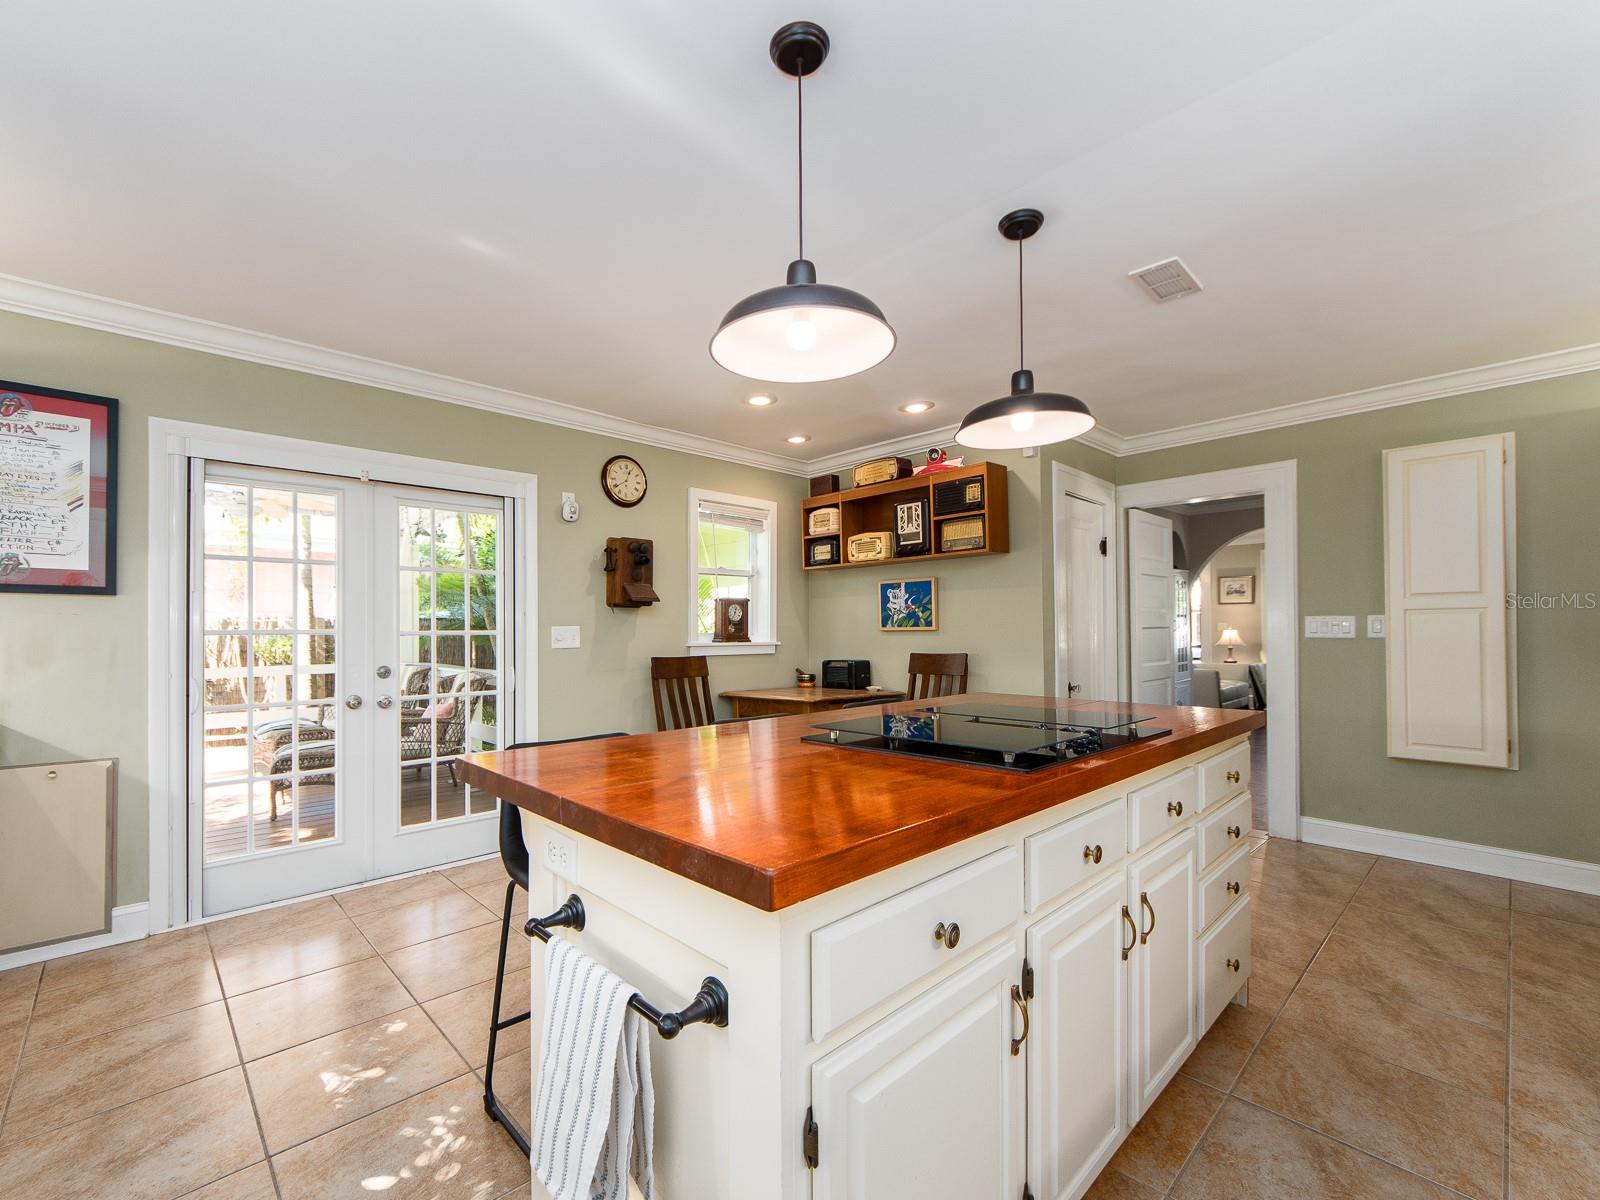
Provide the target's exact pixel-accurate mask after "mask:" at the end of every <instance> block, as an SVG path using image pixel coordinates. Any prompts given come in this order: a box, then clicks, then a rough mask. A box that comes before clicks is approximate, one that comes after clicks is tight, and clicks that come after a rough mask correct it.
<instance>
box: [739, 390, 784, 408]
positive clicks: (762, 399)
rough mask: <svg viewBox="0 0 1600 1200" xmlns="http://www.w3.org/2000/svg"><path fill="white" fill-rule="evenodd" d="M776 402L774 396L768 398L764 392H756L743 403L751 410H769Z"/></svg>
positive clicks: (776, 399)
mask: <svg viewBox="0 0 1600 1200" xmlns="http://www.w3.org/2000/svg"><path fill="white" fill-rule="evenodd" d="M777 402H778V398H777V397H776V396H769V395H767V394H766V393H765V392H757V393H756V394H755V395H754V396H751V397H750V399H748V400H746V401H745V403H746V404H748V405H749V406H750V407H751V408H771V407H772V406H773V405H774V404H776V403H777Z"/></svg>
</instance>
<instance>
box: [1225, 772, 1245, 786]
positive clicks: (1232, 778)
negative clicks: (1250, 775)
mask: <svg viewBox="0 0 1600 1200" xmlns="http://www.w3.org/2000/svg"><path fill="white" fill-rule="evenodd" d="M1227 778H1228V782H1229V783H1238V782H1239V780H1240V779H1241V778H1242V776H1241V775H1240V774H1239V772H1237V771H1229V772H1228V776H1227Z"/></svg>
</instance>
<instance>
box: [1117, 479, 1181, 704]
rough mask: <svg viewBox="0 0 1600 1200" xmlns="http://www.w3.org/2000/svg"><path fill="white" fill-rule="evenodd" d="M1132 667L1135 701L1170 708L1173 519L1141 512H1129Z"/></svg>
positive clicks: (1130, 644)
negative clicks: (1168, 706)
mask: <svg viewBox="0 0 1600 1200" xmlns="http://www.w3.org/2000/svg"><path fill="white" fill-rule="evenodd" d="M1128 583H1129V589H1128V590H1129V597H1130V600H1131V607H1130V609H1129V629H1130V631H1131V637H1130V639H1129V655H1130V658H1129V664H1130V669H1131V671H1132V677H1133V699H1134V700H1135V701H1136V702H1137V703H1140V704H1171V703H1172V698H1173V693H1172V688H1173V675H1174V664H1173V660H1172V638H1173V620H1174V616H1173V595H1172V588H1173V583H1172V521H1171V519H1170V518H1167V517H1158V516H1156V515H1155V514H1154V513H1148V512H1144V511H1143V510H1141V509H1130V510H1129V511H1128Z"/></svg>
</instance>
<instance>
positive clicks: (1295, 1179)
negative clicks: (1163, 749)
mask: <svg viewBox="0 0 1600 1200" xmlns="http://www.w3.org/2000/svg"><path fill="white" fill-rule="evenodd" d="M1251 861H1252V869H1251V879H1252V887H1253V889H1254V891H1255V901H1254V904H1255V926H1254V938H1253V943H1254V944H1253V947H1252V949H1253V958H1254V977H1253V979H1252V981H1251V985H1250V1004H1249V1007H1248V1008H1236V1007H1232V1006H1230V1007H1229V1008H1228V1010H1227V1011H1226V1012H1225V1013H1224V1014H1223V1015H1222V1017H1221V1018H1220V1019H1219V1020H1218V1022H1217V1024H1216V1025H1215V1026H1213V1028H1212V1029H1211V1031H1210V1032H1209V1033H1208V1034H1207V1035H1206V1036H1205V1038H1204V1039H1203V1040H1202V1041H1201V1043H1200V1045H1199V1047H1198V1048H1196V1050H1195V1051H1194V1053H1193V1054H1192V1055H1191V1056H1190V1058H1189V1061H1188V1062H1187V1063H1186V1064H1185V1065H1184V1067H1183V1070H1182V1072H1181V1073H1180V1074H1179V1075H1178V1077H1177V1078H1176V1079H1175V1080H1174V1081H1173V1082H1172V1084H1171V1085H1170V1086H1168V1088H1167V1090H1166V1091H1165V1092H1163V1093H1162V1095H1161V1096H1160V1098H1159V1099H1157V1101H1156V1103H1155V1105H1154V1106H1153V1107H1152V1108H1151V1110H1150V1111H1149V1113H1147V1114H1146V1115H1145V1118H1144V1120H1142V1121H1141V1122H1140V1123H1139V1125H1138V1127H1137V1128H1136V1129H1135V1130H1134V1131H1133V1133H1132V1135H1131V1136H1130V1137H1129V1139H1128V1141H1127V1142H1126V1143H1125V1144H1124V1145H1123V1147H1122V1149H1121V1150H1120V1151H1118V1153H1117V1155H1116V1157H1115V1158H1113V1159H1112V1161H1111V1163H1110V1164H1109V1165H1108V1166H1107V1168H1106V1169H1105V1171H1104V1172H1103V1173H1102V1174H1101V1176H1100V1178H1099V1180H1097V1181H1096V1183H1095V1185H1094V1187H1093V1188H1091V1189H1090V1191H1089V1200H1159V1198H1161V1197H1171V1198H1172V1200H1287V1198H1296V1200H1298V1198H1300V1197H1306V1198H1313V1197H1338V1198H1339V1200H1357V1198H1360V1200H1366V1198H1369V1197H1370V1198H1372V1200H1411V1198H1413V1197H1415V1198H1417V1200H1434V1198H1438V1200H1445V1198H1448V1197H1458V1196H1466V1197H1472V1198H1473V1200H1492V1198H1497V1197H1510V1198H1512V1200H1596V1198H1600V896H1586V895H1580V894H1578V893H1575V892H1564V891H1557V890H1555V889H1553V888H1544V887H1535V886H1531V885H1528V884H1521V883H1508V882H1507V881H1506V880H1503V879H1492V878H1489V877H1488V876H1484V875H1472V874H1468V873H1466V872H1463V871H1449V870H1444V869H1442V868H1439V867H1425V866H1419V865H1416V864H1414V863H1406V862H1400V861H1397V860H1395V859H1389V858H1375V857H1374V856H1372V855H1370V854H1352V853H1350V852H1348V851H1343V850H1330V849H1324V848H1321V847H1316V846H1308V845H1305V844H1303V843H1295V842H1282V841H1271V842H1266V841H1258V842H1257V845H1256V846H1255V848H1254V850H1253V852H1252V856H1251Z"/></svg>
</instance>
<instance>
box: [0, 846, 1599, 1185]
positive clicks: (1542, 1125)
mask: <svg viewBox="0 0 1600 1200" xmlns="http://www.w3.org/2000/svg"><path fill="white" fill-rule="evenodd" d="M1252 863H1253V870H1252V877H1253V886H1254V889H1255V896H1256V899H1255V905H1256V909H1255V946H1254V972H1255V974H1254V978H1253V980H1252V983H1251V988H1250V1005H1249V1007H1248V1008H1244V1009H1239V1008H1229V1009H1228V1010H1227V1012H1226V1013H1225V1014H1224V1015H1223V1017H1222V1019H1221V1020H1220V1021H1219V1022H1218V1024H1217V1026H1216V1027H1215V1028H1213V1029H1212V1031H1211V1032H1210V1033H1209V1034H1208V1035H1207V1036H1206V1038H1205V1039H1204V1041H1203V1042H1202V1043H1201V1045H1200V1046H1199V1048H1198V1049H1196V1051H1195V1052H1194V1054H1193V1056H1192V1057H1191V1058H1190V1059H1189V1061H1188V1063H1187V1064H1186V1065H1185V1067H1184V1069H1183V1073H1182V1074H1180V1075H1179V1076H1178V1077H1177V1078H1176V1079H1175V1080H1174V1081H1173V1083H1172V1084H1171V1085H1170V1086H1169V1087H1168V1088H1167V1090H1166V1092H1165V1093H1163V1094H1162V1096H1161V1098H1160V1099H1159V1100H1157V1102H1156V1104H1155V1106H1154V1107H1153V1108H1152V1109H1151V1111H1150V1112H1149V1114H1148V1115H1147V1116H1146V1117H1145V1119H1144V1120H1143V1121H1142V1122H1141V1123H1140V1125H1139V1127H1138V1128H1137V1129H1136V1130H1135V1131H1134V1133H1133V1135H1132V1137H1130V1139H1129V1140H1128V1143H1127V1144H1126V1145H1125V1146H1124V1147H1123V1149H1122V1150H1121V1151H1120V1152H1119V1153H1118V1154H1117V1156H1116V1158H1115V1159H1114V1160H1113V1161H1112V1163H1111V1164H1110V1166H1109V1167H1108V1168H1107V1170H1106V1171H1105V1173H1104V1174H1103V1175H1102V1176H1101V1178H1100V1180H1099V1181H1098V1182H1097V1183H1096V1184H1095V1187H1094V1189H1093V1190H1092V1191H1091V1192H1090V1196H1091V1197H1092V1198H1093V1200H1157V1198H1159V1197H1167V1196H1170V1197H1173V1198H1174V1200H1299V1198H1302V1197H1303V1198H1307V1200H1312V1198H1316V1197H1338V1198H1339V1200H1357V1198H1367V1197H1372V1198H1376V1200H1404V1198H1411V1197H1418V1198H1429V1200H1431V1198H1444V1197H1452V1196H1467V1197H1474V1198H1479V1197H1482V1198H1489V1197H1502V1196H1509V1197H1514V1198H1515V1200H1567V1198H1571V1200H1580V1198H1581V1200H1594V1198H1595V1197H1600V897H1592V896H1582V895H1578V894H1576V893H1571V892H1560V891H1555V890H1552V889H1548V888H1538V887H1529V886H1526V885H1522V884H1509V883H1507V882H1505V881H1504V880H1497V879H1489V878H1486V877H1483V876H1477V875H1468V874H1464V873H1462V872H1458V871H1444V870H1439V869H1437V868H1430V867H1419V866H1415V865H1412V864H1408V863H1402V862H1398V861H1395V860H1392V859H1380V858H1374V857H1372V856H1371V855H1361V854H1350V853H1347V852H1344V851H1338V850H1327V849H1320V848H1317V847H1313V846H1305V845H1297V844H1295V843H1288V842H1261V843H1258V845H1257V846H1256V848H1255V850H1254V852H1253V856H1252ZM503 878H504V877H503V875H501V874H500V867H499V864H498V863H497V862H494V861H487V862H482V863H474V864H468V865H465V866H461V867H456V868H451V869H448V870H445V871H440V872H435V873H431V874H427V875H421V876H416V877H413V878H409V879H401V880H395V881H392V882H389V883H382V884H376V885H373V886H371V887H366V888H362V889H359V890H357V891H352V892H347V893H343V894H341V895H339V896H337V897H333V898H323V899H318V900H309V901H305V902H303V903H300V904H295V905H290V906H287V907H284V908H280V909H272V910H268V911H265V912H260V913H252V914H249V915H247V916H243V917H236V918H233V919H231V920H227V921H222V922H218V923H214V924H212V925H208V926H205V927H202V928H198V929H187V930H180V931H177V932H175V933H170V934H165V935H162V936H160V937H156V938H151V939H148V940H146V941H143V942H137V943H132V944H129V945H126V946H117V947H111V948H109V949H105V950H99V951H92V952H90V953H87V954H80V955H77V956H74V957H72V958H63V959H57V960H55V961H53V962H50V963H48V964H46V965H45V966H43V967H42V968H41V967H37V966H36V967H25V968H21V969H18V970H13V971H7V972H4V973H0V1102H3V1104H4V1110H3V1116H0V1198H4V1200H9V1198H10V1197H13V1196H15V1197H19V1198H21V1197H26V1198H27V1200H65V1198H67V1197H74V1198H75V1197H86V1196H94V1197H108V1198H115V1200H178V1198H183V1200H279V1198H281V1200H299V1198H301V1197H304V1198H306V1200H337V1198H340V1197H352V1198H354V1197H362V1198H363V1200H370V1197H372V1196H374V1195H381V1196H384V1197H389V1198H394V1200H423V1198H427V1200H435V1198H436V1200H455V1198H457V1197H465V1198H469V1200H496V1198H497V1197H500V1196H505V1195H517V1196H520V1195H524V1194H525V1193H526V1189H527V1186H528V1184H527V1177H528V1169H527V1164H526V1163H525V1162H524V1161H523V1160H522V1159H521V1158H520V1156H519V1155H518V1153H517V1151H516V1148H515V1146H514V1145H513V1144H512V1142H511V1140H510V1139H509V1138H508V1137H507V1136H506V1135H505V1133H504V1132H503V1131H502V1130H501V1129H499V1127H497V1126H495V1125H493V1124H492V1123H491V1122H490V1121H489V1120H488V1118H487V1117H486V1116H485V1115H484V1112H483V1106H482V1101H481V1096H482V1083H481V1081H480V1079H479V1077H478V1073H479V1072H481V1070H482V1068H483V1061H484V1057H485V1048H486V1047H485V1043H486V1034H485V1030H486V1028H487V1022H488V1008H489V1003H490V997H491V994H492V984H491V983H490V980H491V979H492V977H493V971H494V955H495V950H496V946H497V941H496V939H497V937H498V916H499V909H498V906H499V903H500V899H501V896H502V894H503V887H504V884H503V882H502V881H503ZM523 907H524V909H525V904H524V906H523ZM527 983H528V975H527V971H526V969H525V968H524V969H522V970H519V971H515V972H514V973H513V974H512V975H511V976H510V977H509V979H508V988H509V991H508V995H511V996H515V997H518V998H520V997H521V996H523V995H526V992H527ZM498 1061H499V1063H500V1066H499V1070H498V1072H497V1074H498V1077H499V1081H500V1085H501V1091H502V1096H503V1098H504V1100H505V1101H506V1103H507V1104H508V1105H509V1106H510V1107H511V1108H512V1110H513V1111H515V1112H523V1113H525V1112H526V1108H527V1103H528V1101H527V1095H528V1080H527V1073H528V1032H527V1026H526V1025H523V1026H519V1027H518V1028H517V1029H514V1030H512V1031H510V1033H509V1034H508V1035H507V1036H506V1037H505V1038H504V1039H502V1042H501V1046H500V1058H499V1060H498Z"/></svg>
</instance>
